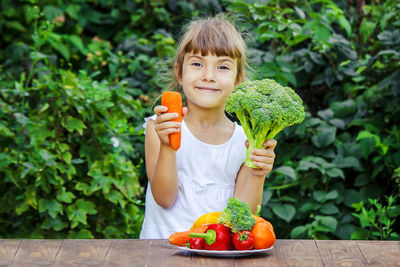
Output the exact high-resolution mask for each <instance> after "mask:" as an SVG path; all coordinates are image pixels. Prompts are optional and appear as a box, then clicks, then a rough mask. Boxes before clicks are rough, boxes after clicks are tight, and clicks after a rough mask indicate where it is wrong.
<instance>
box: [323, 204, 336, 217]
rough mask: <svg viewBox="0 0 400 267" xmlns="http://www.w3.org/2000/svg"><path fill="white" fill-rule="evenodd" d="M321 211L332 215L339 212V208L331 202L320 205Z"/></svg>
mask: <svg viewBox="0 0 400 267" xmlns="http://www.w3.org/2000/svg"><path fill="white" fill-rule="evenodd" d="M321 212H322V213H323V214H326V215H332V214H338V213H340V210H339V209H338V207H337V206H336V205H334V204H332V203H326V204H325V205H323V206H322V208H321Z"/></svg>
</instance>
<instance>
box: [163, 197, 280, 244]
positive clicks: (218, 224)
mask: <svg viewBox="0 0 400 267" xmlns="http://www.w3.org/2000/svg"><path fill="white" fill-rule="evenodd" d="M260 210H261V207H260V206H259V207H258V210H257V212H256V215H253V214H251V210H250V207H249V205H248V204H247V203H245V202H242V201H240V200H239V199H237V198H230V199H229V201H228V203H227V205H226V207H225V208H224V209H223V210H222V211H221V212H210V213H207V214H204V215H202V216H200V217H199V218H198V219H197V220H196V221H195V222H194V223H193V226H192V228H191V229H190V230H189V231H184V232H177V233H174V234H172V235H171V236H170V237H169V239H168V241H169V242H170V243H171V244H173V245H177V246H187V247H189V248H191V249H205V250H235V249H237V250H251V249H266V248H270V247H271V246H272V245H273V244H274V243H275V239H276V237H275V233H274V229H273V227H272V225H271V223H269V222H268V221H266V220H265V219H263V218H261V217H260V216H258V214H259V213H260Z"/></svg>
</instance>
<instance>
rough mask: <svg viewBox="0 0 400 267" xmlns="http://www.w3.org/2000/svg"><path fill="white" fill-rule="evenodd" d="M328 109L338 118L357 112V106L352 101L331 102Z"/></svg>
mask: <svg viewBox="0 0 400 267" xmlns="http://www.w3.org/2000/svg"><path fill="white" fill-rule="evenodd" d="M330 109H332V111H333V112H334V113H335V116H336V117H338V118H345V117H349V116H352V115H354V114H355V113H356V112H357V106H356V104H355V103H354V100H352V99H347V100H344V101H337V102H333V103H332V104H331V106H330Z"/></svg>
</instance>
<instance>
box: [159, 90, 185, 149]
mask: <svg viewBox="0 0 400 267" xmlns="http://www.w3.org/2000/svg"><path fill="white" fill-rule="evenodd" d="M161 105H163V106H166V107H167V108H168V113H172V112H174V113H175V112H176V113H178V118H176V119H174V120H172V121H177V122H182V98H181V94H180V93H178V92H171V91H166V92H164V93H163V94H162V95H161ZM169 143H170V145H171V147H172V148H173V149H175V150H178V149H179V147H180V146H181V132H177V133H172V134H170V135H169Z"/></svg>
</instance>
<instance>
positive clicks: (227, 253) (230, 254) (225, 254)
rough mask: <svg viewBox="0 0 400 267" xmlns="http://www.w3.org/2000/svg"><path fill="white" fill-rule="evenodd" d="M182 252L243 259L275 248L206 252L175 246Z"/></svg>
mask: <svg viewBox="0 0 400 267" xmlns="http://www.w3.org/2000/svg"><path fill="white" fill-rule="evenodd" d="M174 247H176V248H178V249H180V250H184V251H187V252H191V253H195V254H198V255H203V256H214V257H241V256H248V255H254V254H259V253H265V252H267V251H269V250H272V249H273V248H274V246H271V247H269V248H266V249H252V250H204V249H191V248H187V247H179V246H174Z"/></svg>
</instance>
